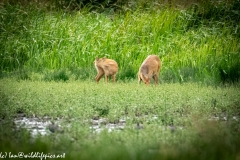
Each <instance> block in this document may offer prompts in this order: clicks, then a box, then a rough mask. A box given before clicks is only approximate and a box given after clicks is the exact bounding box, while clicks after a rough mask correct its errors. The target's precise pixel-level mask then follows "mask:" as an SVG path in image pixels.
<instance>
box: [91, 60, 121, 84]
mask: <svg viewBox="0 0 240 160" xmlns="http://www.w3.org/2000/svg"><path fill="white" fill-rule="evenodd" d="M94 65H95V68H96V69H97V72H98V74H97V76H96V77H95V80H96V82H99V80H100V79H101V78H102V76H103V75H105V80H106V83H108V76H112V80H113V82H116V79H115V78H116V74H117V72H118V64H117V62H116V61H114V60H112V59H107V58H106V57H104V58H98V57H97V58H96V59H95V61H94Z"/></svg>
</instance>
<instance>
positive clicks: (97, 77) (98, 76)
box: [95, 72, 104, 82]
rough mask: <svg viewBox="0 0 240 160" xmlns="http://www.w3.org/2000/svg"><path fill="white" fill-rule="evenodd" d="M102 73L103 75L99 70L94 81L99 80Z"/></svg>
mask: <svg viewBox="0 0 240 160" xmlns="http://www.w3.org/2000/svg"><path fill="white" fill-rule="evenodd" d="M103 75H104V73H103V72H99V73H98V75H97V76H96V77H95V80H96V82H99V80H100V79H101V78H102V76H103Z"/></svg>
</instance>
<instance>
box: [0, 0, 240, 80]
mask: <svg viewBox="0 0 240 160" xmlns="http://www.w3.org/2000/svg"><path fill="white" fill-rule="evenodd" d="M149 4H150V2H149ZM153 4H154V3H151V5H152V9H151V10H150V8H148V7H147V6H146V8H143V7H142V6H141V7H139V9H136V7H135V9H132V10H122V11H121V12H114V11H113V10H109V9H107V8H106V9H105V10H104V11H101V12H96V11H94V10H92V11H89V9H88V7H87V6H86V7H84V8H81V9H80V10H78V11H72V12H66V11H65V10H54V9H52V10H51V9H49V8H44V7H41V6H39V5H34V3H29V4H28V5H26V4H25V5H21V3H2V4H1V8H0V15H1V28H0V30H1V32H0V33H1V34H0V40H1V42H2V43H1V44H0V45H1V46H0V50H1V55H0V56H1V60H0V64H1V72H3V73H5V72H12V71H14V70H16V69H17V70H19V69H20V70H27V72H29V74H32V72H37V73H48V72H49V71H51V70H56V72H58V71H61V70H62V68H65V69H66V71H67V70H68V72H70V73H71V74H70V75H72V76H73V77H74V78H75V79H78V78H80V79H89V78H90V79H93V77H94V76H95V74H96V71H95V69H94V66H93V61H94V59H95V57H96V56H99V57H102V56H107V57H109V58H112V59H115V60H116V61H117V62H118V63H119V67H120V69H119V73H118V79H122V80H125V79H131V78H135V77H136V73H137V71H138V68H139V66H140V64H141V62H142V61H143V60H144V59H145V58H146V56H147V55H149V54H157V55H159V56H160V58H161V59H162V62H163V67H162V73H161V77H162V78H161V81H163V82H185V81H202V82H207V83H212V82H236V81H238V80H239V77H240V73H239V70H240V69H239V66H240V65H239V64H240V62H239V61H240V53H239V51H240V49H239V34H240V33H239V25H238V22H239V8H237V6H239V4H240V3H239V1H238V0H235V1H233V2H231V3H228V4H227V5H225V3H224V2H219V3H217V2H216V3H212V2H208V3H207V2H205V3H198V4H196V5H193V6H192V7H188V8H185V9H183V8H181V9H180V8H174V7H172V6H171V5H169V6H168V5H165V7H163V6H162V7H160V6H161V5H160V6H158V7H157V6H155V7H154V5H153ZM159 4H160V2H159ZM134 5H137V3H134ZM139 5H143V4H142V3H141V4H140V3H139ZM166 6H168V7H166ZM3 73H2V75H4V74H3ZM25 73H26V72H25ZM80 75H81V76H80ZM44 76H45V75H44ZM45 77H46V76H45ZM45 79H46V78H45Z"/></svg>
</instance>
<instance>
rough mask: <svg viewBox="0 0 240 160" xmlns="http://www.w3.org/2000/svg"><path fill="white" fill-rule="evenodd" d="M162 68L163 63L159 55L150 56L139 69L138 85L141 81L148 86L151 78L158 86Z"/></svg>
mask: <svg viewBox="0 0 240 160" xmlns="http://www.w3.org/2000/svg"><path fill="white" fill-rule="evenodd" d="M160 67H161V61H160V59H159V57H158V56H157V55H150V56H148V57H147V58H146V59H145V60H144V61H143V63H142V65H141V66H140V68H139V72H138V83H139V84H140V83H141V81H143V82H144V83H145V84H146V85H148V84H149V83H150V81H151V78H153V79H154V81H155V85H157V84H158V77H159V72H160Z"/></svg>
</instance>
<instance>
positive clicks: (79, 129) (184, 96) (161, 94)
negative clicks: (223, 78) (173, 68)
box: [0, 79, 240, 160]
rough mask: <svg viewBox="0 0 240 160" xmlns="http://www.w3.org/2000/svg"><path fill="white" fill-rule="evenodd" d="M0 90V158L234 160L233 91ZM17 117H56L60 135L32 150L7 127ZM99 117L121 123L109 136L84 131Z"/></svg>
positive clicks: (40, 86) (23, 135)
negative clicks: (42, 155) (43, 155)
mask: <svg viewBox="0 0 240 160" xmlns="http://www.w3.org/2000/svg"><path fill="white" fill-rule="evenodd" d="M0 88H1V94H0V96H1V97H0V98H1V100H2V103H1V106H0V108H1V110H0V113H1V117H5V118H4V119H5V121H4V123H3V122H1V125H0V127H1V134H0V141H1V143H0V150H1V151H12V153H18V152H20V151H22V152H25V153H28V152H31V151H33V152H34V151H35V152H36V151H39V152H40V151H42V152H44V153H48V152H50V153H55V154H56V153H66V158H68V159H79V158H80V159H159V158H161V159H169V158H170V159H234V160H235V159H237V156H239V154H240V148H239V147H240V137H239V135H240V134H239V130H240V125H239V113H240V110H239V103H240V99H239V96H240V93H239V86H232V87H224V88H220V87H207V86H203V85H199V84H191V83H187V84H162V85H159V86H158V87H153V86H151V87H146V86H144V85H141V86H138V85H137V84H136V83H135V82H134V83H132V82H129V83H118V84H105V83H99V84H98V85H96V83H94V82H92V81H72V82H69V83H68V82H67V83H66V82H39V81H35V82H32V81H19V82H17V81H13V80H12V79H2V80H0ZM16 112H18V113H19V112H20V113H25V114H26V116H27V117H32V116H35V117H36V116H37V117H45V116H48V117H51V119H52V121H58V118H60V121H61V126H62V129H63V130H64V133H52V134H50V135H49V136H42V137H41V136H39V138H37V139H36V140H35V141H36V142H35V143H33V142H32V140H31V139H32V138H31V137H30V135H29V133H27V132H26V131H24V130H23V131H22V132H20V131H12V128H13V126H12V125H11V124H12V122H10V123H7V122H8V119H9V118H10V119H11V117H12V116H14V115H15V114H16ZM102 118H104V119H106V123H107V124H108V123H119V121H120V120H121V119H125V121H126V124H125V127H124V128H123V129H122V130H117V129H115V130H114V129H113V131H112V132H108V129H107V128H106V129H105V130H103V131H101V132H100V133H96V132H94V130H92V129H90V126H91V123H90V122H91V121H90V120H91V119H102ZM217 119H219V120H217ZM224 119H225V120H224ZM138 123H139V124H140V125H141V126H143V128H142V129H137V124H138ZM105 125H106V124H104V123H103V124H102V125H101V127H102V128H105ZM29 139H30V142H29ZM2 142H4V143H2ZM29 143H30V144H31V145H30V144H29Z"/></svg>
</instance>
